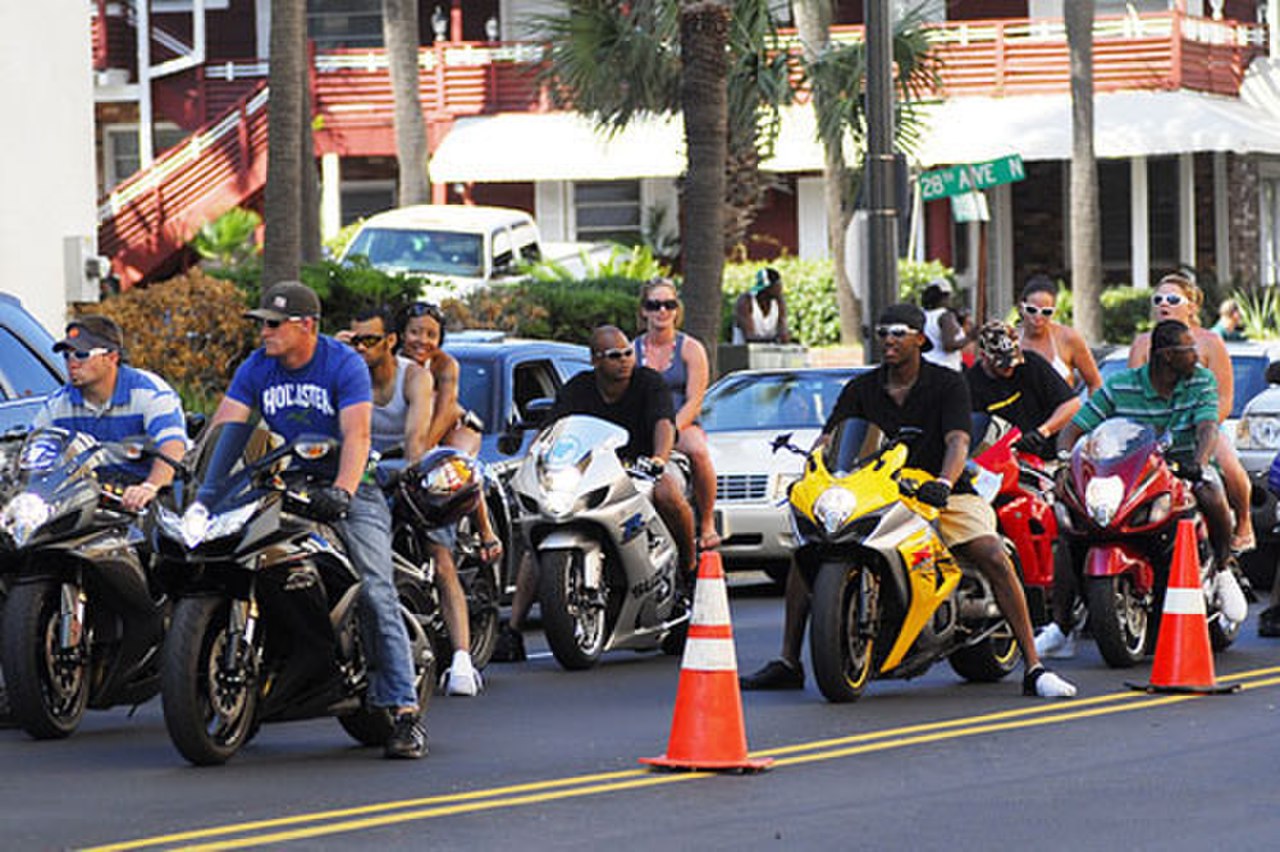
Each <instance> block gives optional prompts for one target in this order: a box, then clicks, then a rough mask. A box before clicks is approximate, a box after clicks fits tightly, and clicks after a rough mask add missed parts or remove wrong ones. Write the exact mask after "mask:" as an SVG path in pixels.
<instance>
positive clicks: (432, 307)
mask: <svg viewBox="0 0 1280 852" xmlns="http://www.w3.org/2000/svg"><path fill="white" fill-rule="evenodd" d="M404 313H405V316H406V317H409V318H411V319H412V318H414V317H431V318H432V319H434V320H435V321H436V322H439V323H443V322H444V311H442V310H440V306H439V305H437V304H436V303H434V302H414V303H413V304H412V305H410V306H409V307H407V308H405V311H404Z"/></svg>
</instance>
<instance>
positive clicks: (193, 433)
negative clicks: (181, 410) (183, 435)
mask: <svg viewBox="0 0 1280 852" xmlns="http://www.w3.org/2000/svg"><path fill="white" fill-rule="evenodd" d="M208 422H209V418H208V417H206V416H205V415H203V414H201V413H200V412H199V411H188V412H187V437H188V438H190V439H191V440H193V441H194V440H195V439H196V438H198V437H200V433H201V432H203V431H204V427H205V424H206V423H208Z"/></svg>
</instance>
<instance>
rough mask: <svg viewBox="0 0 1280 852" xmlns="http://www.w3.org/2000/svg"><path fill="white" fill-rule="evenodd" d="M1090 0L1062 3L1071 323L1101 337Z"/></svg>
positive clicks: (1093, 339)
mask: <svg viewBox="0 0 1280 852" xmlns="http://www.w3.org/2000/svg"><path fill="white" fill-rule="evenodd" d="M1093 11H1094V0H1074V2H1071V3H1063V4H1062V14H1063V19H1064V22H1065V23H1066V27H1067V45H1068V48H1069V50H1070V52H1071V221H1070V228H1071V296H1072V300H1071V303H1072V307H1073V310H1074V312H1075V317H1074V322H1075V327H1076V329H1077V330H1078V331H1079V332H1080V334H1082V335H1083V336H1084V339H1085V340H1086V341H1088V342H1089V343H1091V344H1097V343H1101V342H1102V302H1101V295H1102V243H1101V239H1102V238H1101V233H1100V232H1101V226H1100V219H1101V214H1100V212H1099V207H1098V163H1097V159H1096V157H1095V156H1094V151H1093Z"/></svg>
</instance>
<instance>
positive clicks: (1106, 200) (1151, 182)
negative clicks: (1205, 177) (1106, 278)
mask: <svg viewBox="0 0 1280 852" xmlns="http://www.w3.org/2000/svg"><path fill="white" fill-rule="evenodd" d="M1131 185H1132V181H1130V179H1129V161H1128V160H1099V161H1098V203H1099V207H1100V208H1101V211H1100V212H1101V239H1102V265H1103V267H1104V268H1105V269H1107V270H1126V271H1127V270H1128V269H1129V268H1130V266H1131V265H1132V262H1133V257H1132V254H1131V249H1132V237H1133V232H1132V228H1133V217H1132V216H1131V215H1130V207H1129V192H1130V186H1131ZM1147 240H1148V245H1149V247H1150V256H1151V263H1150V266H1151V268H1152V269H1164V268H1170V267H1174V266H1177V265H1178V159H1177V158H1176V157H1152V158H1150V159H1149V160H1147Z"/></svg>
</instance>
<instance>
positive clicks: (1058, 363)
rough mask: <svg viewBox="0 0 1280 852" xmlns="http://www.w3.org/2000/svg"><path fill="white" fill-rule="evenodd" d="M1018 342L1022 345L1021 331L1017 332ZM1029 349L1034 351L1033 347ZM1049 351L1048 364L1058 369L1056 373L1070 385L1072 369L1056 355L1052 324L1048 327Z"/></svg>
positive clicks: (1055, 341) (1056, 348)
mask: <svg viewBox="0 0 1280 852" xmlns="http://www.w3.org/2000/svg"><path fill="white" fill-rule="evenodd" d="M1018 343H1019V345H1024V344H1023V335H1022V332H1019V333H1018ZM1031 351H1033V352H1034V351H1035V350H1034V349H1033V350H1031ZM1049 351H1050V352H1052V353H1053V357H1052V358H1050V359H1049V364H1050V366H1052V367H1053V369H1055V370H1057V371H1058V375H1060V376H1062V380H1063V381H1064V382H1066V383H1067V384H1068V385H1071V384H1072V381H1071V377H1072V375H1071V374H1072V372H1073V371H1072V369H1071V368H1070V367H1068V366H1067V362H1066V361H1063V360H1062V357H1061V356H1060V355H1058V339H1057V338H1056V337H1055V336H1054V334H1053V327H1052V326H1050V327H1049Z"/></svg>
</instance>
